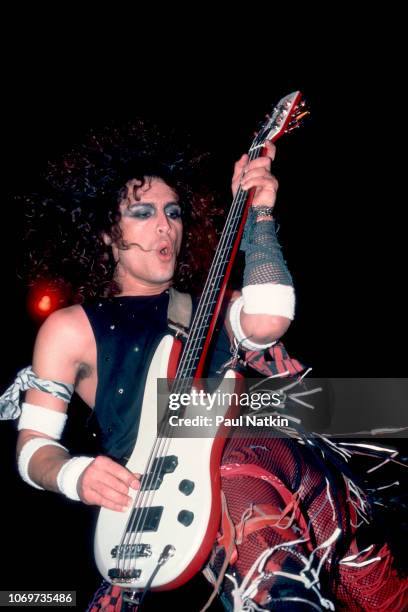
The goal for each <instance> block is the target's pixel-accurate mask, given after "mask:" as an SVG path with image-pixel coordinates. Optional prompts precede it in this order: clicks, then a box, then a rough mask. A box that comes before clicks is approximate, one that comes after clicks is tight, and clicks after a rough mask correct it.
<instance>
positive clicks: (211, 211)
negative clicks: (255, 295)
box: [20, 119, 223, 303]
mask: <svg viewBox="0 0 408 612" xmlns="http://www.w3.org/2000/svg"><path fill="white" fill-rule="evenodd" d="M182 141H183V143H182V144H181V143H180V137H179V135H178V134H177V133H176V132H175V130H168V129H166V130H163V129H160V128H159V127H158V126H157V125H156V124H153V123H152V122H150V121H148V120H145V119H136V120H134V121H131V122H130V121H128V122H126V123H122V124H115V123H111V124H110V125H107V126H105V127H103V128H101V129H99V130H91V131H90V132H89V133H88V134H87V135H86V137H85V139H84V142H83V144H81V145H79V146H76V147H74V148H72V149H71V150H70V151H69V153H68V154H66V155H63V156H61V157H60V158H59V159H57V161H52V162H48V167H47V171H46V172H45V173H44V174H43V176H42V177H41V179H40V181H41V185H40V187H39V189H38V190H37V192H36V193H34V194H31V195H29V196H24V197H21V198H20V199H22V200H23V201H24V204H25V206H24V209H25V221H26V223H25V232H24V240H25V249H24V251H25V253H26V255H25V259H24V261H23V262H22V265H21V266H20V272H21V274H20V275H21V276H22V277H23V278H24V279H25V280H26V282H28V284H29V285H31V286H32V285H35V284H36V283H39V282H40V281H41V282H46V283H49V285H50V286H53V287H59V288H64V291H65V293H67V291H68V294H69V295H70V299H69V301H70V302H71V303H75V302H82V301H83V300H84V299H88V298H95V297H100V296H105V297H107V296H113V295H116V294H117V293H119V292H120V287H119V286H118V285H117V283H116V282H115V281H114V279H113V276H114V272H115V262H114V260H113V257H112V252H111V248H110V247H109V246H107V245H106V244H105V242H104V241H103V239H102V235H103V234H104V233H105V234H108V235H109V236H111V238H112V240H113V241H119V240H120V239H121V230H120V228H119V225H118V222H119V219H120V213H119V202H120V200H121V198H122V197H123V189H124V187H125V185H126V183H127V182H128V181H129V180H130V179H134V178H136V179H140V180H143V177H146V176H148V177H159V178H161V179H162V180H164V181H165V182H166V183H167V184H168V185H169V186H170V187H171V188H172V189H174V190H175V192H176V193H177V194H178V196H179V198H180V203H181V206H182V210H183V224H184V240H183V246H182V251H181V253H180V257H179V261H178V266H177V271H176V276H175V279H174V284H175V285H176V286H177V287H178V288H179V289H181V290H188V291H191V292H192V293H197V292H198V291H199V289H200V287H202V284H203V282H204V279H205V274H206V271H207V269H208V267H209V264H210V261H211V258H212V254H213V251H214V250H215V247H216V243H217V230H216V227H217V225H218V226H219V221H220V220H221V218H222V216H223V212H222V211H221V209H220V208H219V207H217V205H216V198H215V195H214V193H212V192H211V190H210V189H209V187H208V184H207V182H206V178H207V176H208V174H209V167H210V163H209V159H210V157H209V155H208V153H197V151H196V150H194V149H193V147H192V146H191V145H190V144H189V141H188V140H187V138H185V135H183V138H182ZM67 288H68V289H67Z"/></svg>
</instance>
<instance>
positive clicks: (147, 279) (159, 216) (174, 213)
mask: <svg viewBox="0 0 408 612" xmlns="http://www.w3.org/2000/svg"><path fill="white" fill-rule="evenodd" d="M139 186H140V181H137V180H136V179H134V180H132V181H129V182H128V183H127V185H126V187H127V194H126V196H125V198H124V199H123V200H122V202H121V203H120V211H121V213H122V217H121V220H120V222H119V225H120V227H121V229H122V236H123V238H122V239H123V242H124V243H125V244H126V245H128V246H129V248H128V249H123V248H122V249H121V248H119V246H120V245H119V246H118V244H116V243H115V244H113V245H112V251H113V255H114V257H115V260H116V261H117V262H118V263H117V267H116V273H115V279H116V280H117V281H118V282H119V284H120V286H121V289H122V290H121V294H122V295H126V294H127V295H144V294H155V293H161V292H162V291H164V290H165V289H167V287H168V286H169V285H170V282H171V279H172V278H173V274H174V268H175V265H176V259H177V255H178V253H179V251H180V246H181V239H182V235H183V225H182V221H181V208H180V205H179V203H178V196H177V194H176V193H175V192H174V191H173V190H172V189H171V188H170V187H169V186H168V185H167V184H166V183H165V182H164V181H162V180H161V179H159V178H154V177H153V178H147V179H146V181H145V184H144V186H143V187H142V188H140V187H139ZM136 198H137V199H136Z"/></svg>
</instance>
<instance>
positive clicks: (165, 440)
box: [117, 145, 261, 571]
mask: <svg viewBox="0 0 408 612" xmlns="http://www.w3.org/2000/svg"><path fill="white" fill-rule="evenodd" d="M260 150H261V147H259V148H258V147H257V148H253V145H252V147H251V149H250V151H249V161H252V160H253V159H255V158H257V157H259V155H260ZM247 197H248V193H247V192H244V191H243V190H242V189H241V187H239V188H238V193H237V195H236V197H235V198H234V200H233V202H232V205H231V207H230V211H229V213H228V216H227V220H226V222H225V229H224V230H223V232H222V235H221V238H220V243H219V247H218V248H217V251H216V255H215V257H214V262H213V264H212V266H211V269H210V273H209V275H208V277H207V281H206V283H205V286H204V289H203V299H202V300H200V302H199V305H198V308H197V312H196V315H195V317H194V320H193V323H192V325H191V327H192V329H194V327H195V325H197V324H198V321H199V320H200V319H202V322H201V323H200V325H199V326H198V330H197V332H196V334H195V336H196V337H194V334H193V336H192V338H191V341H190V342H189V344H190V346H189V347H188V351H185V352H184V353H183V356H182V358H181V360H180V364H179V367H178V369H177V374H176V377H177V379H176V385H175V387H173V388H172V392H175V390H174V389H175V388H176V387H177V385H179V386H181V387H182V386H183V384H184V385H185V384H186V380H185V379H186V378H191V377H192V375H193V371H194V367H195V365H194V364H195V362H196V361H197V359H198V357H197V355H196V353H197V351H198V350H200V344H203V339H205V336H203V335H202V332H203V331H204V329H205V328H207V331H208V328H209V323H208V319H209V318H210V317H212V316H213V313H211V315H210V313H208V311H207V314H205V311H206V310H207V309H208V307H209V305H210V304H211V309H213V310H214V308H213V307H214V305H215V304H216V303H217V299H216V300H214V299H213V298H214V295H215V294H217V293H219V290H220V285H221V284H222V280H223V277H224V275H225V269H226V267H227V266H228V261H229V258H228V260H226V259H225V255H226V251H228V250H232V248H233V246H234V243H235V239H236V234H237V233H238V229H239V225H240V222H241V218H242V213H243V209H244V207H245V203H246V200H247ZM240 208H241V210H240V214H237V209H240ZM230 225H232V227H229V226H230ZM222 266H224V268H225V269H224V274H222V275H220V274H219V273H220V271H221V269H222ZM220 281H221V282H220ZM210 284H211V285H212V286H211V288H209V285H210ZM206 291H207V292H208V295H206ZM210 324H211V318H210ZM189 340H190V339H189ZM186 348H187V347H186ZM187 355H188V358H187ZM189 371H191V376H187V374H188V372H189ZM183 372H184V376H182V377H181V376H180V375H181V374H183ZM166 429H167V431H166ZM169 430H170V424H169V423H166V426H165V427H164V428H163V427H162V429H161V431H160V430H159V431H160V433H161V436H160V438H157V437H156V440H155V442H154V444H153V447H152V451H151V453H150V456H149V459H148V461H147V472H145V475H144V476H143V477H142V482H143V480H144V481H145V482H143V493H141V490H142V488H141V489H139V491H138V493H137V494H136V497H135V499H134V501H133V504H132V508H131V510H130V514H129V518H128V521H127V525H126V528H125V531H124V534H123V536H122V539H121V542H120V544H119V548H118V559H117V569H123V570H124V571H127V568H126V567H125V566H126V547H127V546H129V555H128V558H129V561H128V565H129V566H131V565H132V556H133V555H132V547H134V548H135V550H136V548H137V546H138V545H139V544H140V539H141V537H142V535H143V527H144V526H145V524H146V519H147V513H148V509H149V508H150V507H151V506H152V502H153V499H154V495H155V485H156V484H158V478H159V475H160V473H161V472H162V467H163V464H164V461H165V458H166V455H167V453H168V448H169V446H170V444H171V441H172V437H171V436H170V437H169V436H167V433H168V431H169ZM164 436H166V437H164ZM156 447H157V448H156ZM159 455H160V456H159ZM156 459H157V461H156V464H155V467H154V468H153V470H152V466H153V464H154V462H155V460H156ZM146 474H147V477H146ZM152 484H153V485H154V486H153V489H152V488H151V485H152ZM146 493H147V495H146ZM146 497H147V500H146V501H145V500H144V498H146ZM142 504H143V507H142ZM141 508H142V509H141ZM140 509H141V511H140ZM138 510H139V512H137V511H138ZM133 514H134V518H133V519H131V517H132V516H133ZM142 522H143V524H141V523H142ZM129 527H130V531H129ZM126 536H130V537H128V538H126ZM126 539H128V542H126V543H125V540H126ZM132 540H133V541H132ZM135 540H139V541H138V542H136V541H135ZM122 550H123V568H119V565H120V560H121V558H122ZM136 560H137V556H136V554H135V558H134V563H136ZM128 569H129V570H130V567H129V568H128Z"/></svg>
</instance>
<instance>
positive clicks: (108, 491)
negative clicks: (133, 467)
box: [77, 455, 140, 512]
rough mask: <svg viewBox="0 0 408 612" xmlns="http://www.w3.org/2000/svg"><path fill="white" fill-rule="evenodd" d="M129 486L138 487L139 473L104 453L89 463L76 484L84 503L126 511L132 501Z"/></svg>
mask: <svg viewBox="0 0 408 612" xmlns="http://www.w3.org/2000/svg"><path fill="white" fill-rule="evenodd" d="M129 487H132V489H139V488H140V474H133V473H132V472H130V471H129V470H128V469H126V468H125V467H123V466H122V465H120V464H119V463H116V461H113V460H112V459H110V458H109V457H105V456H104V455H99V456H98V457H96V458H95V460H94V461H92V463H90V464H89V466H88V467H87V468H86V470H84V472H83V473H82V474H81V476H80V478H79V480H78V486H77V488H78V495H79V497H80V498H81V500H82V501H83V502H84V503H85V504H89V505H92V504H95V505H97V506H102V507H103V508H109V510H117V511H118V512H126V510H128V508H129V506H130V504H131V503H132V498H131V497H130V495H128V493H129Z"/></svg>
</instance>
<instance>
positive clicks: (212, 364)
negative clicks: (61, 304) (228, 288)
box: [83, 291, 230, 461]
mask: <svg viewBox="0 0 408 612" xmlns="http://www.w3.org/2000/svg"><path fill="white" fill-rule="evenodd" d="M168 303H169V294H168V291H165V292H164V293H161V294H160V295H154V296H125V297H114V298H99V299H97V300H95V301H93V302H89V303H87V304H85V305H84V306H83V308H84V310H85V313H86V314H87V316H88V319H89V321H90V324H91V327H92V330H93V333H94V336H95V341H96V349H97V375H98V385H97V389H96V398H95V407H94V414H95V417H96V419H97V422H98V426H99V429H100V432H101V444H102V452H104V453H105V454H107V455H109V456H111V457H113V458H115V459H119V460H120V459H124V460H125V461H126V460H127V458H129V456H130V454H131V452H132V450H133V447H134V445H135V441H136V438H137V432H138V429H139V420H140V411H141V406H142V402H143V394H144V387H145V382H146V377H147V372H148V369H149V365H150V362H151V359H152V357H153V354H154V351H155V350H156V348H157V346H158V344H159V343H160V341H161V339H162V338H163V336H164V335H166V334H168V333H169V329H168V327H167V308H168ZM229 357H230V347H229V340H228V336H227V334H226V331H225V328H224V327H221V328H218V329H217V330H216V333H215V338H214V342H213V343H212V350H211V352H210V355H209V359H208V363H209V368H208V372H206V375H207V376H209V377H216V376H217V372H218V371H219V369H220V368H221V365H222V364H223V363H225V362H226V361H227V360H228V359H229Z"/></svg>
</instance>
